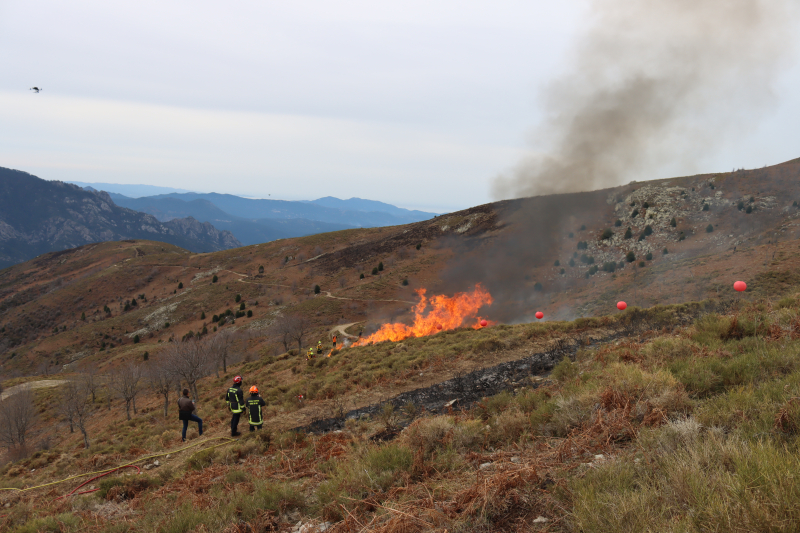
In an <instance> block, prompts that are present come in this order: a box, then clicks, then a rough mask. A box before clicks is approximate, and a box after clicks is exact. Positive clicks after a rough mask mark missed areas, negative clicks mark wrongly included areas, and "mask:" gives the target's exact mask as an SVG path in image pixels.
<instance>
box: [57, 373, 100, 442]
mask: <svg viewBox="0 0 800 533" xmlns="http://www.w3.org/2000/svg"><path fill="white" fill-rule="evenodd" d="M89 394H90V392H89V388H88V385H87V383H86V380H84V379H78V380H70V381H68V382H67V383H66V384H64V385H63V386H62V388H61V402H60V405H59V409H60V410H61V412H62V414H63V415H64V417H65V418H67V420H68V421H69V431H70V433H72V432H73V431H74V430H73V425H77V426H78V429H79V430H80V431H81V434H82V435H83V445H84V446H85V447H86V448H88V447H89V433H88V431H87V427H86V426H87V422H88V421H89V419H90V418H91V417H92V415H93V414H94V405H93V402H92V401H91V400H90V399H89Z"/></svg>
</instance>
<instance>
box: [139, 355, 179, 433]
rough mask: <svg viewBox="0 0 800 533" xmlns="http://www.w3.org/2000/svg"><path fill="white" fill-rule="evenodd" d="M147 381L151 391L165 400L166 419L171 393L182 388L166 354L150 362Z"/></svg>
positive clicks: (146, 375)
mask: <svg viewBox="0 0 800 533" xmlns="http://www.w3.org/2000/svg"><path fill="white" fill-rule="evenodd" d="M145 379H146V380H147V384H148V386H149V387H150V390H152V391H153V392H155V393H156V394H157V395H159V396H161V397H163V398H164V418H166V417H167V415H168V414H169V397H170V393H171V392H172V391H173V390H174V389H176V388H180V383H178V379H177V378H176V377H175V374H174V372H173V369H172V368H171V367H170V365H169V360H168V358H167V356H166V354H163V353H162V354H160V355H159V356H157V357H155V358H153V359H151V360H150V361H148V363H147V367H146V368H145ZM176 384H177V387H176Z"/></svg>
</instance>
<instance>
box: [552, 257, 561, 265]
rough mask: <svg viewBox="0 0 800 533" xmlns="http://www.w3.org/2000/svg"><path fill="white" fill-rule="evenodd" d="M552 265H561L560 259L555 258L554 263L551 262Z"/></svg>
mask: <svg viewBox="0 0 800 533" xmlns="http://www.w3.org/2000/svg"><path fill="white" fill-rule="evenodd" d="M553 266H561V261H559V260H558V259H556V261H555V263H553Z"/></svg>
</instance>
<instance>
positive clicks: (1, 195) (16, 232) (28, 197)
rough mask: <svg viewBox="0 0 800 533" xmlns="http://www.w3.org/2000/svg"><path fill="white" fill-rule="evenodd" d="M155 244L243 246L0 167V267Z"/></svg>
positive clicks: (194, 225)
mask: <svg viewBox="0 0 800 533" xmlns="http://www.w3.org/2000/svg"><path fill="white" fill-rule="evenodd" d="M143 238H146V239H153V240H158V241H162V242H167V243H170V244H174V245H177V246H180V247H182V248H186V249H187V250H191V251H193V252H213V251H218V250H225V249H228V248H234V247H237V246H241V243H240V242H239V241H238V240H237V239H236V238H235V237H234V236H233V235H232V234H231V233H230V232H228V231H218V230H217V229H216V228H214V226H212V225H211V224H209V223H200V222H198V221H196V220H194V219H192V218H187V219H180V220H172V221H170V222H166V223H161V222H159V221H158V220H157V219H156V218H155V217H153V216H151V215H147V214H144V213H138V212H136V211H131V210H130V209H125V208H121V207H118V206H117V205H115V204H114V202H113V201H112V200H111V198H110V197H109V196H108V194H106V193H103V192H89V191H85V190H83V189H81V188H80V187H77V186H75V185H71V184H67V183H61V182H53V181H45V180H42V179H39V178H37V177H36V176H32V175H30V174H27V173H25V172H20V171H16V170H11V169H7V168H0V268H5V267H8V266H10V265H13V264H16V263H20V262H22V261H26V260H28V259H31V258H33V257H36V256H37V255H40V254H43V253H46V252H49V251H53V250H65V249H68V248H74V247H76V246H81V245H84V244H87V243H93V242H101V241H119V240H125V239H143Z"/></svg>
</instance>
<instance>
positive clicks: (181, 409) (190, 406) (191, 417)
mask: <svg viewBox="0 0 800 533" xmlns="http://www.w3.org/2000/svg"><path fill="white" fill-rule="evenodd" d="M194 410H195V405H194V400H190V399H189V389H183V396H181V397H180V398H178V420H182V421H183V432H182V433H181V440H182V441H183V442H186V428H188V427H189V422H190V421H191V422H197V430H198V431H199V432H200V435H201V436H202V435H203V419H202V418H200V417H199V416H197V415H196V414H194Z"/></svg>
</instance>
